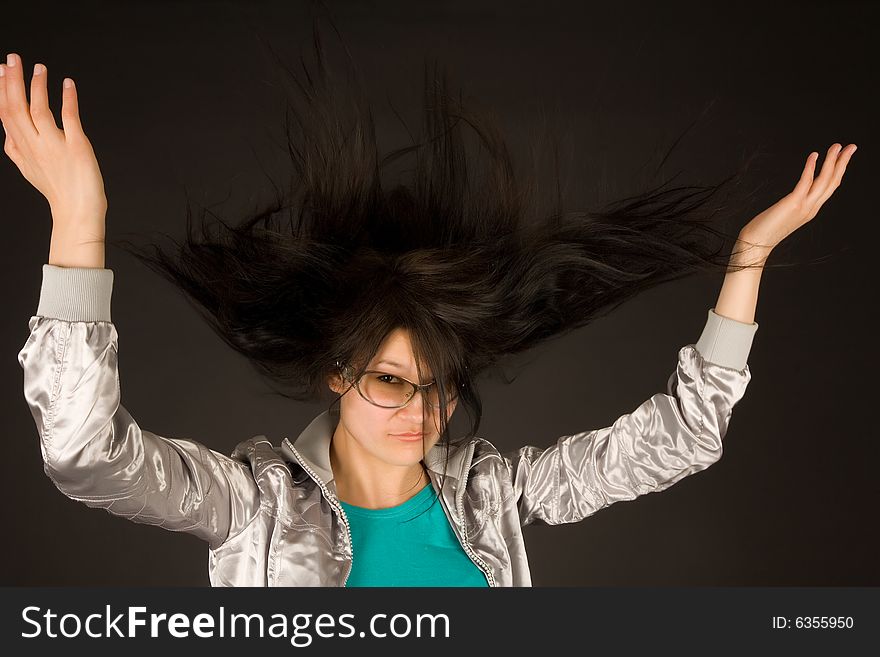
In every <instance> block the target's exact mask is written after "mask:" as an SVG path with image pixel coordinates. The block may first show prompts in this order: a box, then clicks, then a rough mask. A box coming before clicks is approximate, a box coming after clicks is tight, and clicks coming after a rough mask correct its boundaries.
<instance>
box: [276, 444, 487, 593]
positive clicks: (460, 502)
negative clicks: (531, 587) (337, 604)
mask: <svg viewBox="0 0 880 657" xmlns="http://www.w3.org/2000/svg"><path fill="white" fill-rule="evenodd" d="M288 447H289V448H290V450H291V451H292V452H293V453H294V455H296V458H297V462H298V463H299V465H300V466H301V467H302V468H303V469H304V470H305V471H306V472H308V473H309V475H310V476H311V477H312V479H314V480H315V482H316V483H317V484H318V486H320V487H321V491H322V492H323V493H324V497H325V498H327V501H328V502H330V504H331V505H332V506H333V507H334V508H335V509H337V510H338V511H339V515H340V516H341V517H342V521H343V522H342V524H343V525H345V531H346V533H347V534H348V549H349V551H350V552H351V563H349V566H348V571H347V572H346V573H345V578H344V579H343V580H342V586H343V587H344V586H345V584H346V582H348V577H349V575H351V570H352V568H353V567H354V541H353V540H352V537H351V527H350V526H349V524H348V516H346V515H345V511H344V510H343V508H342V505H340V504H338V503H337V500H336V496H334V495H333V494H331V493H330V491H329V490H328V489H327V487H326V486H325V485H324V482H323V481H321V478H320V477H318V475H316V474H315V472H314V471H313V470H312V469H311V468H310V467H309V466H308V465H307V464H306V463H305V460H304V459H303V458H302V456H301V455H300V453H299V452H298V451H297V450H296V447H294V446H293V445H292V444H290V443H288ZM468 449H469V455H468V459H467V462H466V464H465V467H464V474H463V475H462V478H461V484H460V485H459V489H458V491H456V494H455V507H456V509H457V510H458V517H459V518H460V519H461V522H460V524H459V529H460V534H461V536H460V537H459V543H461V547H462V548H463V549H464V551H465V554H467V555H468V558H470V560H471V561H472V562H474V564H475V565H476V566H477V567H478V568H479V569H480V570H481V571H482V572H483V574H484V575H485V576H486V577H487V578H488V580H489V586H493V587H497V584H496V583H495V576H494V575H492V573H491V571H490V569H489V565H488V564H487V563H486V562H485V561H483V560H482V559H481V558H480V557H479V556H478V555H477V554H476V552H474V551H473V550H472V549H471V546H470V542H469V541H468V538H467V529H466V527H465V522H464V487H465V484H467V476H468V474H469V472H470V464H471V462H472V460H473V456H474V451H473V450H474V445H473V444H471V446H470V447H469V448H468Z"/></svg>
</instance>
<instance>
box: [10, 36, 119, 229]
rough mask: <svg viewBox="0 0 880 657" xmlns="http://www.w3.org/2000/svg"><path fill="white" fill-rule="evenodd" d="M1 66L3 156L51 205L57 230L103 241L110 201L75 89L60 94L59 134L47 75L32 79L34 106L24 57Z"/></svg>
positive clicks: (12, 56) (13, 57)
mask: <svg viewBox="0 0 880 657" xmlns="http://www.w3.org/2000/svg"><path fill="white" fill-rule="evenodd" d="M6 61H7V63H6V64H5V65H3V64H0V73H2V74H3V75H2V77H0V122H2V125H3V130H4V131H5V133H6V142H5V143H4V146H3V152H5V153H6V155H8V156H9V159H11V160H12V161H13V163H14V164H15V166H17V167H18V169H19V171H21V173H22V175H23V176H24V177H25V179H27V181H28V182H30V183H31V184H32V185H33V186H34V187H36V188H37V190H38V191H39V192H40V193H42V194H43V196H45V197H46V199H47V200H48V201H49V206H50V208H51V210H52V219H53V222H54V228H55V229H58V230H63V231H65V232H71V231H72V232H80V231H82V234H88V235H90V236H92V237H95V238H100V239H103V237H104V227H105V215H106V212H107V197H106V195H105V193H104V180H103V178H102V176H101V170H100V168H99V167H98V161H97V159H96V158H95V153H94V151H93V150H92V144H91V142H89V139H88V138H87V137H86V135H85V133H84V132H83V129H82V125H81V123H80V118H79V106H78V103H77V96H76V87H75V86H74V85H73V84H71V85H70V86H69V87H64V88H63V91H62V107H61V121H62V125H63V126H64V128H63V130H59V129H58V126H57V124H56V123H55V117H54V116H53V115H52V111H51V110H50V109H49V99H48V92H47V85H46V79H47V77H48V75H47V69H46V67H45V66H43V65H42V64H39V65H38V68H39V70H40V72H39V73H35V74H34V75H33V76H32V78H31V103H30V106H28V102H27V98H26V96H25V91H24V71H23V64H22V61H21V57H19V56H18V55H17V54H15V53H11V54H9V55H7V60H6Z"/></svg>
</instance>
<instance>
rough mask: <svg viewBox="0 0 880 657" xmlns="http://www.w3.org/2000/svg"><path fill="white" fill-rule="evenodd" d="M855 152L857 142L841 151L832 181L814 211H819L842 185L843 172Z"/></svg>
mask: <svg viewBox="0 0 880 657" xmlns="http://www.w3.org/2000/svg"><path fill="white" fill-rule="evenodd" d="M855 152H856V145H855V144H849V145H848V146H847V147H846V148H844V149H843V150H842V151H840V155H839V157H838V158H837V162H836V163H835V165H834V172H833V174H832V176H831V182H830V183H829V184H828V186H827V187H826V188H825V192H824V193H823V194H822V196H820V197H819V199H818V201H817V202H816V204H815V207H814V208H813V209H812V212H813V213H815V212H818V211H819V208H820V207H822V204H823V203H825V201H827V200H828V199H829V198H830V197H831V195H832V194H833V193H834V191H835V190H836V189H837V188H838V187H840V182H841V180H843V174H844V172H845V171H846V165H847V164H849V160H850V158H851V157H852V155H853V153H855Z"/></svg>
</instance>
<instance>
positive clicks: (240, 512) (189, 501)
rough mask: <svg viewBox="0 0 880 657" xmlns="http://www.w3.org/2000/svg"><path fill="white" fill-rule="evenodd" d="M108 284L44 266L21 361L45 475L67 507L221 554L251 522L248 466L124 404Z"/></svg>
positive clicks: (253, 493) (252, 484) (89, 273)
mask: <svg viewBox="0 0 880 657" xmlns="http://www.w3.org/2000/svg"><path fill="white" fill-rule="evenodd" d="M112 285H113V271H112V270H110V269H103V268H79V267H69V268H68V267H57V266H54V265H49V264H44V265H43V283H42V288H41V291H40V303H39V306H38V309H37V313H36V314H35V315H34V316H32V317H31V318H30V320H29V322H28V327H29V330H30V334H29V336H28V338H27V341H26V342H25V344H24V346H23V347H22V349H21V351H20V352H19V354H18V362H19V365H21V367H22V368H23V372H24V396H25V399H26V401H27V403H28V405H29V407H30V410H31V414H32V415H33V418H34V422H35V424H36V428H37V432H38V434H39V444H40V450H41V453H42V457H43V470H44V472H45V474H46V475H47V476H48V477H49V479H50V480H51V481H52V483H53V484H54V485H55V487H56V488H58V490H59V491H61V492H62V493H63V494H64V495H66V496H67V497H69V498H71V499H74V500H78V501H80V502H82V503H84V504H85V505H87V506H89V507H94V508H102V509H105V510H106V511H108V512H109V513H111V514H114V515H117V516H120V517H123V518H127V519H128V520H131V521H133V522H138V523H144V524H150V525H156V526H158V527H161V528H163V529H167V530H170V531H177V532H187V533H190V534H194V535H196V536H198V537H200V538H202V539H204V540H205V541H207V542H208V544H209V546H210V547H211V548H212V549H214V548H217V547H219V546H220V545H221V544H222V543H223V542H224V541H225V540H226V539H227V538H230V537H231V536H233V535H234V534H235V533H237V532H238V531H239V530H240V529H242V528H243V527H244V526H246V524H247V523H248V521H249V520H250V519H251V518H253V517H254V516H255V514H256V513H257V511H258V509H259V505H260V499H259V491H258V488H257V484H256V481H255V480H254V478H253V474H252V471H251V469H250V466H249V465H248V464H245V463H243V462H240V461H237V460H233V459H232V458H230V457H228V456H225V455H224V454H221V453H219V452H216V451H214V450H212V449H209V448H208V447H206V446H205V445H203V444H201V443H199V442H196V441H194V440H189V439H184V438H172V437H165V436H160V435H157V434H155V433H153V432H151V431H147V430H146V429H142V428H141V427H140V426H139V425H138V423H137V422H136V421H135V419H134V418H133V417H132V416H131V414H130V413H129V412H128V410H127V409H126V408H125V407H124V406H123V405H122V403H121V389H120V381H119V367H118V343H119V338H118V335H117V331H116V326H115V325H114V324H113V323H112V321H111V319H110V296H111V291H112Z"/></svg>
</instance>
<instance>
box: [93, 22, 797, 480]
mask: <svg viewBox="0 0 880 657" xmlns="http://www.w3.org/2000/svg"><path fill="white" fill-rule="evenodd" d="M334 30H335V26H334ZM336 33H337V35H338V31H337V32H336ZM340 38H341V37H340ZM313 45H314V52H315V64H314V65H309V64H307V63H306V61H305V59H304V58H302V57H301V65H302V68H303V72H304V74H303V75H302V76H300V75H297V74H296V73H294V72H293V71H292V70H291V69H290V68H289V67H288V66H287V65H286V64H285V62H284V61H283V59H282V58H281V57H279V56H278V55H277V53H276V51H275V50H274V49H273V48H271V46H268V50H269V51H270V52H271V54H272V57H273V58H274V61H275V62H276V63H277V64H278V67H279V70H280V71H283V72H284V73H285V78H284V79H285V80H287V81H290V82H292V84H293V87H292V88H293V90H294V93H292V94H290V98H289V101H290V102H289V103H288V104H287V111H286V114H285V119H286V121H285V129H286V130H285V132H286V136H287V143H286V149H287V152H288V153H289V156H290V161H291V162H292V165H293V168H294V173H293V175H290V176H289V177H288V178H287V185H286V188H285V186H279V185H276V184H275V183H274V181H271V179H270V181H271V182H272V185H273V187H274V192H275V197H274V199H273V202H271V203H270V204H269V205H268V207H265V208H263V209H261V210H259V211H256V212H254V213H252V214H249V215H247V216H244V217H240V218H239V220H238V221H236V222H234V224H232V225H230V223H227V222H226V221H225V220H223V219H222V218H220V217H219V216H217V215H216V214H215V213H213V212H211V211H210V210H208V209H207V208H204V207H202V208H201V212H200V222H199V223H200V229H199V231H198V234H197V232H196V231H195V230H194V226H193V216H192V215H193V212H192V210H191V208H190V207H189V196H187V208H186V238H185V240H184V241H183V242H182V243H181V244H178V243H177V242H176V240H174V244H175V249H174V253H173V255H169V254H168V253H166V252H164V251H163V250H162V249H161V248H160V247H159V246H158V245H157V244H151V245H149V246H150V247H151V248H146V247H145V248H141V247H137V246H135V245H133V244H131V243H130V242H128V241H126V240H111V241H110V243H111V244H112V245H114V246H119V247H121V248H123V249H124V250H125V251H127V252H129V253H131V254H132V255H134V256H135V257H137V258H138V259H139V260H141V261H142V262H143V263H144V264H146V265H147V266H148V267H149V268H151V269H153V270H154V271H156V272H158V273H159V274H160V275H162V276H163V277H165V278H166V279H167V280H169V281H170V282H171V283H173V284H174V285H175V286H176V287H178V288H179V289H180V290H181V291H183V292H184V293H185V295H186V296H187V298H188V300H189V301H190V302H191V303H193V305H194V306H195V308H196V309H197V310H198V311H199V312H200V314H201V315H202V316H203V317H204V318H205V320H206V321H207V322H208V323H209V325H210V326H211V328H212V329H213V330H214V331H215V332H216V333H217V335H219V336H220V337H221V338H222V339H223V341H225V342H226V343H227V344H228V345H229V346H230V347H232V348H233V349H235V350H236V351H237V352H239V353H241V354H243V355H244V356H245V357H246V358H247V359H248V360H249V361H250V362H251V363H252V364H253V365H254V367H255V368H256V369H257V371H258V372H259V373H260V374H261V375H263V376H265V377H266V379H267V380H268V381H269V382H271V383H272V384H273V385H275V386H277V388H276V392H277V394H280V395H282V396H284V397H287V398H289V399H293V400H299V401H305V400H308V401H314V400H321V399H326V398H327V397H326V396H327V395H328V394H329V388H328V378H329V377H330V376H331V375H333V374H336V373H339V370H340V367H345V366H346V365H350V366H351V367H352V368H353V371H354V375H353V377H352V380H357V377H359V376H360V375H361V374H362V373H363V371H364V369H365V368H366V366H367V364H368V363H369V362H370V360H371V359H372V358H373V357H374V356H375V354H376V352H377V350H378V348H379V346H380V344H381V343H382V341H383V339H384V338H385V337H386V336H387V335H388V334H389V332H391V331H392V330H394V329H396V328H403V329H405V330H406V331H408V333H409V336H410V338H411V343H412V346H413V350H414V356H415V362H416V366H417V370H418V372H419V380H425V379H424V378H422V373H423V368H424V367H426V366H427V367H430V370H431V373H432V375H433V378H434V379H435V380H436V381H438V382H442V383H445V384H446V385H445V387H441V388H440V393H441V400H440V401H441V405H442V404H443V403H445V401H446V399H447V394H448V393H449V392H450V391H451V390H453V389H454V390H455V391H456V392H457V399H458V405H459V406H461V407H462V408H464V409H465V412H466V413H467V415H468V417H469V429H468V431H467V432H466V433H465V435H464V436H462V437H461V438H460V439H459V440H456V441H453V439H452V438H451V437H450V435H449V432H448V430H447V422H446V418H445V414H443V413H441V420H440V421H441V426H440V434H441V439H440V440H441V442H440V443H438V444H441V446H445V447H446V450H447V451H446V454H447V457H448V454H449V447H450V444H458V443H459V442H464V441H467V440H470V439H471V438H473V437H474V436H475V435H476V433H477V431H478V430H479V425H480V419H481V415H482V403H481V400H480V396H479V394H478V391H477V388H476V386H475V379H476V377H477V376H478V375H480V374H481V373H483V372H485V371H487V370H488V369H489V368H492V367H493V366H494V365H496V364H497V363H498V362H499V359H501V358H502V357H504V356H508V355H512V354H517V353H520V352H524V351H525V350H528V349H530V348H532V347H535V346H536V345H538V344H540V343H542V342H544V341H547V340H550V339H551V338H556V337H559V336H562V335H564V334H566V333H568V332H569V331H572V330H573V329H576V328H580V327H583V326H585V325H587V324H589V323H590V322H592V321H593V320H595V319H597V318H599V317H602V316H603V315H605V314H607V313H609V312H610V311H611V310H613V309H614V308H616V307H617V306H619V305H620V304H622V303H623V302H625V301H626V300H628V299H629V298H631V297H633V296H635V295H636V294H638V293H639V292H641V291H643V290H647V289H649V288H651V287H654V286H656V285H659V284H661V283H664V282H666V281H672V280H676V279H679V278H682V277H685V276H689V275H693V274H697V273H719V272H720V273H727V272H729V271H733V270H734V269H739V268H746V267H749V266H764V267H769V266H787V265H785V264H784V263H776V264H769V263H767V264H762V265H758V264H755V265H749V264H738V265H736V266H734V265H732V264H731V257H732V256H733V255H734V253H733V252H732V251H728V250H727V249H726V246H725V243H726V242H735V240H736V238H735V236H733V235H731V234H728V233H726V232H725V231H724V230H723V229H722V228H721V226H722V225H723V222H724V221H725V220H726V218H728V217H729V216H731V214H732V213H731V208H733V212H735V213H737V214H739V213H741V209H742V207H743V204H742V202H741V201H739V202H737V203H734V204H732V205H726V204H725V203H724V202H722V201H721V200H720V197H721V196H722V192H725V193H729V192H735V191H741V190H738V187H739V186H740V185H741V184H742V181H743V180H744V174H745V173H746V171H747V170H748V166H749V163H750V161H751V159H752V158H746V159H744V161H743V162H742V163H741V164H740V165H739V167H738V168H737V170H736V171H735V172H734V173H732V174H731V175H730V176H728V177H727V178H725V179H724V180H722V181H721V182H719V183H718V184H716V185H710V186H688V185H681V186H674V187H673V186H668V185H669V181H668V180H667V181H664V182H663V183H662V184H660V185H658V186H656V187H653V188H651V189H648V190H646V191H643V192H641V193H639V194H637V195H634V196H630V197H626V198H623V199H621V200H618V201H615V202H613V203H611V204H609V205H606V206H604V207H602V208H600V209H593V210H589V211H566V210H564V208H563V199H562V194H561V192H560V191H559V179H560V174H559V170H558V167H556V169H555V172H554V173H555V178H554V179H553V180H552V181H551V183H550V185H549V187H548V188H549V189H551V190H553V191H554V193H555V198H554V199H553V202H552V206H551V207H549V208H548V209H543V210H542V209H540V207H539V199H538V195H537V193H536V192H537V190H538V188H539V182H540V176H539V175H538V173H537V167H536V166H535V165H534V162H533V163H532V168H531V169H530V170H528V171H526V173H525V174H524V175H522V176H520V175H518V173H517V171H516V167H515V163H514V158H512V157H511V155H510V153H509V152H508V148H507V144H506V143H505V140H504V139H503V137H502V135H501V131H500V129H499V128H498V122H497V120H495V119H493V118H491V117H490V116H489V115H488V114H487V113H485V112H478V111H475V110H473V109H472V108H470V107H467V106H466V105H465V103H464V102H463V101H462V100H461V94H460V93H459V98H458V99H456V98H455V96H454V95H453V94H452V93H450V92H449V86H450V85H449V79H448V78H449V75H448V73H446V71H445V70H442V71H441V70H440V69H439V67H438V66H437V65H436V63H435V64H434V65H433V66H429V65H428V64H427V60H426V64H425V80H424V83H425V84H424V113H423V126H422V131H423V137H424V138H422V139H417V138H416V137H412V144H411V145H408V146H406V147H404V148H400V149H397V150H394V151H391V152H389V153H387V154H386V155H384V157H382V156H380V153H379V151H378V148H377V146H376V136H375V126H374V122H373V116H372V112H371V108H370V105H369V103H368V102H367V101H366V99H365V96H364V93H363V90H362V87H361V86H360V83H359V81H358V80H357V79H356V77H355V76H353V75H349V76H348V77H347V79H345V80H344V83H343V84H341V85H340V84H336V85H335V86H334V84H333V83H334V82H335V81H336V79H335V78H334V76H333V75H332V74H331V69H330V67H329V66H328V64H327V62H326V58H325V54H324V49H323V46H322V44H321V36H320V31H319V29H318V27H317V24H315V26H314V28H313ZM346 52H347V50H346ZM346 61H347V62H348V63H349V65H350V66H349V67H348V71H349V73H351V72H352V71H353V70H354V68H355V67H354V64H353V62H352V58H351V56H350V54H349V55H348V58H347V60H346ZM464 128H467V129H470V130H471V131H472V132H473V133H474V134H475V135H476V136H477V137H478V146H479V148H480V149H482V151H483V152H485V154H486V155H487V157H486V158H478V157H473V156H472V155H471V154H469V153H468V149H467V148H466V144H465V142H464V140H463V129H464ZM420 136H422V135H420ZM673 148H674V145H673ZM670 152H671V148H670ZM407 155H412V156H414V158H415V163H414V164H415V166H414V169H413V174H412V178H411V181H410V183H409V184H403V183H399V184H394V185H384V184H383V180H382V174H383V171H385V170H386V169H385V167H387V165H388V164H390V163H391V162H393V161H395V160H398V159H400V158H402V157H404V156H407ZM668 155H669V153H667V155H666V156H667V157H668ZM483 159H485V160H486V164H487V166H486V167H485V169H484V170H480V169H479V168H478V164H479V163H480V162H482V161H483ZM665 159H666V158H664V160H665ZM475 171H476V172H477V173H482V175H475ZM545 189H547V188H545ZM745 196H746V197H747V196H748V194H746V195H745ZM206 215H210V216H211V217H213V218H215V219H216V220H217V224H216V225H217V228H218V232H217V235H213V234H212V233H211V230H210V225H209V224H207V223H206V222H205V221H204V220H205V216H206ZM340 397H341V395H335V396H333V397H332V399H331V401H330V407H331V408H332V406H333V405H334V404H336V403H337V402H338V401H339V399H340ZM444 479H445V477H444Z"/></svg>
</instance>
